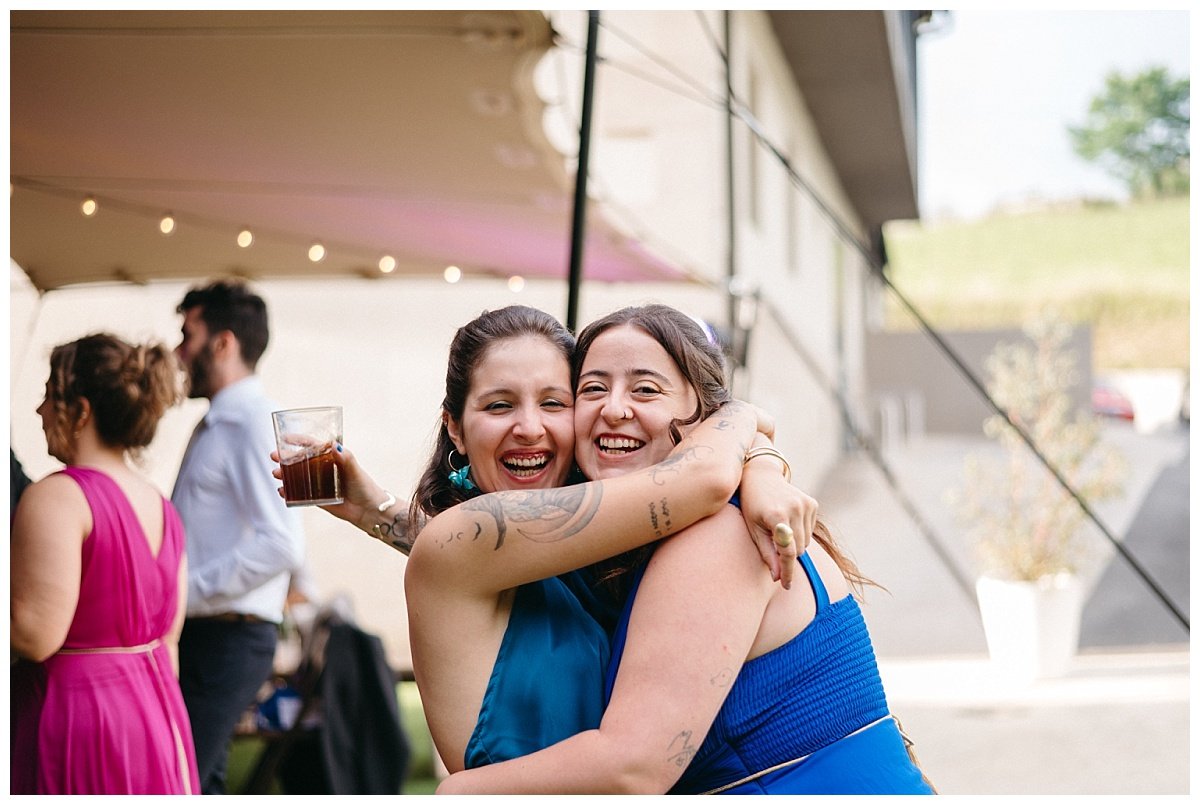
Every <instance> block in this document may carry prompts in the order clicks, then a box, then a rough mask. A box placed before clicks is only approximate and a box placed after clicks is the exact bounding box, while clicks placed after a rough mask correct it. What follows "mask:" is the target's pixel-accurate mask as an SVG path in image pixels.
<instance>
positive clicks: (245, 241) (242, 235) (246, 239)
mask: <svg viewBox="0 0 1200 805" xmlns="http://www.w3.org/2000/svg"><path fill="white" fill-rule="evenodd" d="M253 242H254V233H253V232H251V231H250V230H249V229H243V230H242V231H241V232H238V236H237V245H239V246H241V247H242V248H243V249H249V248H250V244H251V243H253Z"/></svg>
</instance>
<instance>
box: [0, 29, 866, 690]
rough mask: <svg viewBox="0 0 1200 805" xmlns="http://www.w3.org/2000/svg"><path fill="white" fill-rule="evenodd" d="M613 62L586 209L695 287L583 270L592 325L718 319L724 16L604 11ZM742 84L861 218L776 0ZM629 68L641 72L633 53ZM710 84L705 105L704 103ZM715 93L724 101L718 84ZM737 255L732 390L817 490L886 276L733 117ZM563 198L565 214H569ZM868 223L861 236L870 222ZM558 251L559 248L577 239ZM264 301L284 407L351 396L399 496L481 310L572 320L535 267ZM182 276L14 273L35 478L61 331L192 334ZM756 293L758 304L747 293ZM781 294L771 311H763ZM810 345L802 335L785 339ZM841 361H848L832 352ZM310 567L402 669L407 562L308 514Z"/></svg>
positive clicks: (775, 134) (572, 81)
mask: <svg viewBox="0 0 1200 805" xmlns="http://www.w3.org/2000/svg"><path fill="white" fill-rule="evenodd" d="M550 16H551V20H552V22H553V23H554V25H555V28H556V30H559V31H560V32H561V33H562V34H563V36H564V38H565V39H566V40H567V41H568V42H570V43H574V44H576V45H579V47H578V48H574V47H564V48H560V49H557V50H555V51H554V52H552V53H551V54H550V56H549V57H547V59H546V60H545V62H544V63H543V64H541V65H539V68H538V73H537V76H536V84H537V87H538V91H539V93H540V94H541V95H542V96H543V98H545V99H546V101H547V109H546V111H545V114H544V115H543V121H544V123H545V125H546V127H547V132H548V133H549V135H550V137H551V139H552V141H554V142H556V143H558V144H559V147H560V149H562V150H563V153H564V156H563V159H564V160H565V161H566V163H567V164H568V165H569V166H570V167H571V170H570V173H571V175H574V168H573V165H572V164H571V163H572V160H573V156H574V151H573V148H574V145H573V144H574V142H575V141H574V139H573V136H572V127H573V126H577V125H578V120H579V97H580V96H579V88H580V84H581V81H582V55H581V50H582V45H583V43H584V41H585V38H586V36H585V31H586V14H584V13H583V12H553V13H551V14H550ZM604 18H605V20H606V21H608V22H609V23H610V24H611V25H612V26H613V29H609V30H602V34H601V53H603V54H604V55H605V56H606V59H607V60H608V62H607V64H604V65H602V67H601V69H600V71H599V72H598V75H597V90H596V91H597V96H596V113H595V114H596V117H595V120H594V129H595V131H594V134H595V138H596V139H595V142H594V144H593V149H594V150H593V157H592V159H593V162H592V173H591V175H592V179H591V180H590V182H589V187H590V190H591V193H590V195H592V196H593V197H594V200H595V202H596V205H597V206H596V207H595V208H594V210H593V214H605V215H607V216H609V217H610V218H612V219H615V220H617V221H618V222H619V223H620V224H621V225H622V226H623V227H624V228H625V229H626V230H627V232H628V233H629V235H630V236H632V237H638V238H639V239H640V240H642V241H644V242H645V243H646V244H647V245H648V246H649V247H650V248H651V249H652V250H655V251H657V252H659V253H660V254H661V255H662V256H664V257H666V258H668V259H670V260H672V261H674V262H676V263H677V264H679V265H681V266H684V267H686V268H687V269H689V270H690V271H692V272H693V273H694V274H695V276H696V277H697V278H698V280H699V281H698V282H696V283H691V284H685V283H671V284H636V285H621V284H613V285H600V284H595V283H586V282H585V284H584V286H583V289H582V293H581V298H580V309H579V320H580V321H581V322H585V323H586V322H587V321H590V320H591V319H594V318H596V317H598V316H600V315H603V314H605V313H607V312H610V311H611V310H613V309H615V308H617V307H620V306H623V305H627V304H636V303H640V302H650V301H658V302H664V303H667V304H671V305H674V306H676V307H678V308H680V309H683V310H686V311H687V312H689V313H692V314H694V315H697V316H700V317H703V318H705V319H707V320H709V321H712V322H714V323H716V324H718V325H726V324H728V322H727V309H728V300H727V296H726V294H725V292H724V287H725V278H726V271H727V268H726V267H727V264H728V238H727V217H726V216H727V212H726V210H727V204H726V190H725V171H726V168H725V165H726V162H725V153H726V146H725V123H724V109H723V106H721V105H720V102H721V101H720V99H722V98H723V88H724V73H723V68H722V65H721V61H720V58H719V57H718V55H717V54H716V52H715V51H714V50H713V48H712V45H711V39H710V37H709V33H708V31H707V30H706V27H705V25H704V24H703V21H706V22H707V28H708V30H711V31H712V32H715V34H716V36H717V37H718V39H719V38H720V36H721V32H722V22H721V15H720V13H719V12H703V16H702V17H701V16H700V15H699V14H698V13H697V12H615V11H614V12H605V13H604ZM613 30H620V31H621V32H622V33H623V34H626V35H627V36H629V37H631V38H634V39H636V40H637V41H639V42H644V43H646V44H648V45H650V46H651V49H652V50H653V51H654V52H656V53H658V54H660V55H661V56H662V58H664V59H666V60H667V61H669V62H670V63H672V64H675V65H678V67H679V68H680V69H681V70H682V71H683V72H684V73H685V74H686V75H689V76H693V77H695V80H696V81H697V82H698V83H697V85H696V87H685V89H686V90H687V91H686V92H682V93H681V92H680V91H678V85H680V82H679V81H678V80H676V81H674V82H673V84H674V86H675V88H674V89H664V87H663V86H662V85H661V84H660V83H654V82H648V81H647V80H645V79H644V78H639V77H637V76H636V75H635V74H634V72H631V71H630V70H629V69H628V68H634V69H635V70H637V71H641V73H642V74H645V72H646V71H656V73H657V75H658V76H659V77H661V78H662V80H663V82H665V83H667V84H669V85H670V84H672V82H671V81H670V76H669V75H664V74H663V72H662V69H661V67H656V66H655V65H654V64H653V61H652V60H650V59H648V58H647V57H646V56H645V55H644V54H639V53H638V51H637V49H636V48H633V47H631V46H630V45H629V44H628V43H627V42H625V41H624V40H622V39H621V38H620V37H618V36H617V35H616V34H614V33H613ZM733 32H734V34H733V37H734V38H733V48H732V53H733V64H734V70H733V72H734V76H735V88H736V92H737V93H738V95H739V96H740V97H742V98H743V99H747V102H750V100H751V98H752V107H753V113H754V115H755V117H756V118H757V119H758V121H760V123H761V125H762V126H763V128H764V130H765V131H766V132H767V134H768V136H769V137H770V138H771V140H772V141H773V142H774V143H776V144H777V145H778V146H779V147H780V148H785V149H787V150H788V154H787V156H788V158H789V160H790V161H791V162H792V164H793V165H794V167H795V168H796V169H797V170H798V171H799V172H800V173H801V174H802V175H803V176H804V177H805V179H806V180H807V181H809V182H811V183H812V184H813V185H815V186H816V187H817V188H818V190H819V192H820V193H821V194H822V196H823V197H824V198H825V200H826V201H827V203H829V204H831V205H832V206H833V207H834V208H835V209H836V210H837V211H838V213H839V215H841V216H842V218H843V220H845V221H847V222H848V223H849V224H850V225H851V226H855V225H856V222H855V219H854V216H853V214H852V211H851V210H850V209H849V205H848V203H847V202H846V200H845V197H844V194H843V193H842V191H841V188H840V186H839V184H838V181H837V177H836V175H835V174H834V171H833V169H832V167H831V165H830V163H829V160H828V158H827V157H826V155H825V153H824V151H823V149H822V146H821V144H820V141H819V139H818V138H817V136H816V133H815V128H814V126H813V123H812V120H811V117H810V116H809V114H808V112H807V110H806V109H805V106H804V102H803V98H802V97H800V95H799V93H798V91H797V88H796V86H795V84H794V83H793V82H792V80H791V74H790V72H789V70H788V68H787V65H786V64H785V62H784V60H783V57H782V54H781V53H780V52H779V48H778V43H777V42H776V40H775V38H774V36H773V34H772V32H771V27H770V25H769V22H768V21H767V19H766V17H765V15H764V14H763V13H762V12H752V11H747V12H736V13H735V14H733ZM622 68H627V69H622ZM697 98H699V99H700V100H697ZM714 98H715V99H717V101H714V100H713V99H714ZM734 130H735V134H736V137H735V143H734V150H735V159H736V170H737V187H736V201H735V206H736V210H737V234H736V241H737V255H736V257H737V265H738V277H739V280H740V282H741V284H742V286H743V287H744V289H746V291H747V292H748V294H749V295H748V298H747V301H746V303H745V304H744V305H743V306H742V312H743V314H744V322H743V323H744V324H746V325H747V326H752V330H751V338H750V342H749V343H750V347H749V351H748V354H747V364H746V368H745V369H744V370H743V371H742V372H740V373H739V374H738V376H737V377H736V379H735V380H736V382H735V387H734V389H735V393H737V394H738V396H740V397H742V398H744V399H747V400H750V401H752V402H754V403H756V404H758V405H760V406H762V407H764V408H766V409H767V410H768V411H770V412H772V413H773V414H774V415H775V417H776V420H777V444H778V446H779V447H780V449H781V450H783V451H784V453H785V454H786V455H788V456H789V458H790V460H791V464H792V467H793V470H794V474H795V481H796V483H797V484H798V485H799V486H801V487H802V488H806V489H815V488H817V486H818V485H819V483H820V482H821V480H822V479H823V478H824V476H825V475H826V473H828V471H829V470H830V469H831V467H832V465H833V462H834V461H835V460H836V459H837V457H838V455H839V452H840V449H841V444H842V433H841V426H840V417H839V413H838V409H837V406H836V405H835V404H834V403H833V399H832V396H831V392H832V390H833V389H834V388H836V387H838V386H839V385H840V386H843V387H845V388H846V389H848V390H849V393H850V397H851V399H852V400H854V402H855V403H856V405H861V404H862V399H863V397H864V396H865V392H864V379H863V374H864V373H863V361H864V357H863V353H864V332H865V318H866V316H867V315H868V314H869V313H870V311H871V309H872V305H871V303H869V302H868V299H869V297H870V295H871V294H872V293H873V291H872V289H871V286H870V283H869V281H868V279H867V275H866V271H865V268H864V265H863V263H862V260H861V258H860V257H859V256H858V255H857V254H856V253H854V252H853V251H852V250H850V249H848V248H846V247H844V246H842V245H841V244H840V243H839V242H838V240H837V238H836V236H835V234H834V231H833V229H832V228H831V227H830V225H829V224H828V222H827V221H825V220H824V219H823V218H822V216H821V215H820V213H819V211H818V210H817V209H816V207H815V205H814V204H813V203H812V201H811V200H810V199H809V198H807V197H806V196H804V195H801V194H799V193H798V191H797V190H796V189H795V188H793V187H792V186H791V183H790V182H789V180H788V177H787V175H786V172H785V171H784V170H783V168H782V167H781V166H780V165H779V164H778V163H777V161H776V160H775V159H774V157H772V156H771V155H770V154H769V153H768V152H767V151H765V150H764V149H763V148H762V147H761V146H760V145H758V144H756V143H754V142H753V140H752V138H751V137H750V136H749V133H748V130H747V128H746V126H745V125H743V124H742V123H737V124H735V126H734ZM569 220H570V216H569V211H564V226H566V225H569ZM859 234H860V236H861V233H859ZM564 259H565V255H564ZM256 287H257V288H258V290H259V291H260V292H261V293H262V294H263V296H264V297H265V298H266V299H267V302H268V305H269V309H270V314H271V326H272V339H271V344H270V346H269V348H268V350H267V353H266V354H265V355H264V357H263V360H262V362H261V364H260V374H261V375H262V377H263V379H264V382H265V384H266V386H267V388H268V390H269V391H270V393H271V394H272V395H273V396H274V397H275V399H276V400H277V401H278V403H279V404H280V405H281V406H285V407H295V406H303V405H317V404H340V405H342V406H343V407H344V409H345V443H346V445H347V447H348V448H349V449H350V450H352V451H355V453H356V454H357V456H358V457H359V459H360V460H361V461H362V463H363V464H364V466H365V467H367V468H368V469H369V470H370V471H371V472H372V473H373V474H374V475H375V476H376V477H377V478H378V480H379V481H380V482H381V483H382V484H384V485H385V486H387V487H388V488H390V489H391V490H392V491H393V492H395V493H396V494H397V496H402V495H405V494H407V493H408V492H410V491H411V489H412V486H413V485H414V483H415V481H416V479H417V476H418V474H419V472H420V468H421V466H422V464H423V463H424V460H425V458H426V455H427V450H428V449H429V448H430V446H431V437H432V435H433V432H434V427H435V424H436V421H437V412H438V405H439V403H440V399H441V384H442V380H443V378H444V372H445V356H446V349H447V347H448V345H449V342H450V339H451V338H452V336H453V334H454V331H455V329H456V328H457V327H458V326H460V325H461V324H462V323H464V322H466V321H467V320H469V319H471V318H472V317H474V316H475V315H477V314H478V313H480V312H481V311H482V310H485V309H490V308H496V307H500V306H503V305H506V304H510V303H513V302H520V303H523V304H529V305H533V306H536V307H541V308H543V309H545V310H547V311H549V312H551V313H554V314H555V315H557V316H559V317H560V318H562V319H564V320H565V318H566V316H565V313H566V310H565V308H566V287H565V283H562V282H560V281H538V280H534V281H530V282H528V283H527V284H526V285H525V287H524V289H523V290H522V291H520V292H519V293H514V292H512V291H510V290H509V289H508V288H507V286H506V284H505V282H504V280H503V279H488V278H466V279H464V280H463V281H462V282H461V283H459V284H457V285H447V284H446V283H444V282H442V281H440V280H398V279H375V280H367V279H354V278H351V279H342V280H336V281H324V282H321V281H310V280H306V281H300V280H292V281H289V280H276V281H272V282H267V283H259V284H258V285H256ZM186 288H187V285H185V284H180V283H164V284H151V285H146V286H130V285H122V286H108V287H99V288H82V289H73V290H61V291H53V292H51V293H49V294H46V295H44V296H42V297H38V295H37V293H36V292H35V291H34V290H33V289H32V288H31V287H29V285H28V283H27V282H25V281H23V278H22V277H21V276H20V274H19V272H18V273H15V274H14V280H13V284H12V290H11V305H10V313H11V319H10V336H11V340H10V361H11V362H10V382H11V395H10V401H11V404H12V410H11V412H10V423H11V434H12V445H13V447H14V449H15V450H16V452H17V455H18V456H19V457H20V459H21V460H22V461H23V462H24V463H25V465H26V467H27V468H28V471H29V473H30V474H31V475H32V476H34V477H40V476H42V475H45V474H46V473H48V472H51V471H53V470H54V469H56V468H57V463H56V462H55V461H54V460H53V459H51V458H50V457H49V456H48V455H46V452H45V441H44V438H43V437H42V434H41V429H40V423H39V421H38V418H37V417H36V415H35V414H34V413H33V412H34V409H35V408H36V406H37V405H38V402H39V401H40V399H41V393H42V385H43V383H44V382H45V373H46V361H47V358H48V356H49V351H50V348H51V347H52V346H54V345H55V344H58V343H62V342H64V341H67V340H70V339H73V338H77V337H79V336H82V335H84V334H86V333H89V332H92V331H94V330H98V329H108V330H112V331H114V332H116V333H117V334H118V335H122V336H124V337H126V338H130V339H134V340H148V339H160V340H164V341H166V342H167V343H168V344H170V345H172V346H173V345H174V344H176V343H177V342H178V337H179V336H178V333H179V326H180V321H179V317H178V316H177V315H176V314H175V312H174V311H175V306H176V305H177V304H178V302H179V300H180V299H181V298H182V296H183V293H184V291H185V290H186ZM754 294H757V295H758V298H759V299H760V300H762V304H760V305H758V306H757V308H756V306H755V305H754V304H753V302H752V299H753V298H754V297H753V295H754ZM768 306H769V307H768ZM794 343H795V344H799V345H800V346H799V348H796V347H793V346H792V345H793V344H794ZM839 356H840V357H839ZM205 410H206V403H204V402H202V401H188V402H187V403H185V404H184V405H183V406H181V407H180V408H178V409H175V410H173V411H171V412H169V413H168V414H167V416H166V417H165V419H164V421H163V422H162V425H161V427H160V430H159V433H158V435H157V436H156V438H155V440H154V443H153V444H152V445H151V447H150V449H149V450H148V451H147V453H146V456H145V467H146V470H147V472H148V473H149V474H150V475H151V477H152V479H153V480H154V481H155V482H156V483H157V484H158V485H159V486H160V488H161V489H162V490H163V491H164V493H167V494H169V493H170V490H171V487H172V486H173V484H174V478H175V473H176V470H177V468H178V465H179V460H180V458H181V457H182V454H183V450H184V447H185V446H186V444H187V440H188V437H189V434H190V432H191V429H192V428H193V427H194V425H195V423H196V421H197V420H198V419H199V418H200V417H201V416H202V415H203V413H204V411H205ZM304 518H305V528H306V531H307V534H308V545H309V551H308V553H309V563H310V566H311V569H312V575H313V578H314V582H315V584H316V587H317V589H318V592H319V593H320V595H321V596H322V597H323V598H331V597H333V596H338V595H340V596H345V597H346V598H348V599H349V600H350V602H351V603H352V605H353V606H354V609H355V613H356V616H357V618H358V620H359V621H360V622H361V623H362V624H363V626H364V627H365V628H367V629H368V630H370V631H374V632H376V633H378V634H380V635H381V636H382V637H383V639H384V641H385V643H386V644H387V647H388V651H389V654H390V656H391V659H392V662H393V663H394V664H395V665H397V666H398V667H407V666H408V664H409V661H408V641H407V630H406V626H405V607H404V599H403V592H402V590H403V583H402V582H403V570H404V559H403V557H402V556H400V555H399V554H398V553H396V552H394V551H391V550H390V549H388V548H385V547H384V546H382V545H381V544H379V543H377V542H374V541H373V540H371V539H369V538H367V537H366V536H365V535H363V534H362V533H360V532H358V531H357V530H355V529H352V528H351V527H349V526H348V525H346V524H345V523H343V522H341V521H339V520H335V519H334V518H332V517H330V516H328V515H326V514H324V513H323V512H320V511H317V510H309V509H306V510H305V511H304Z"/></svg>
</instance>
